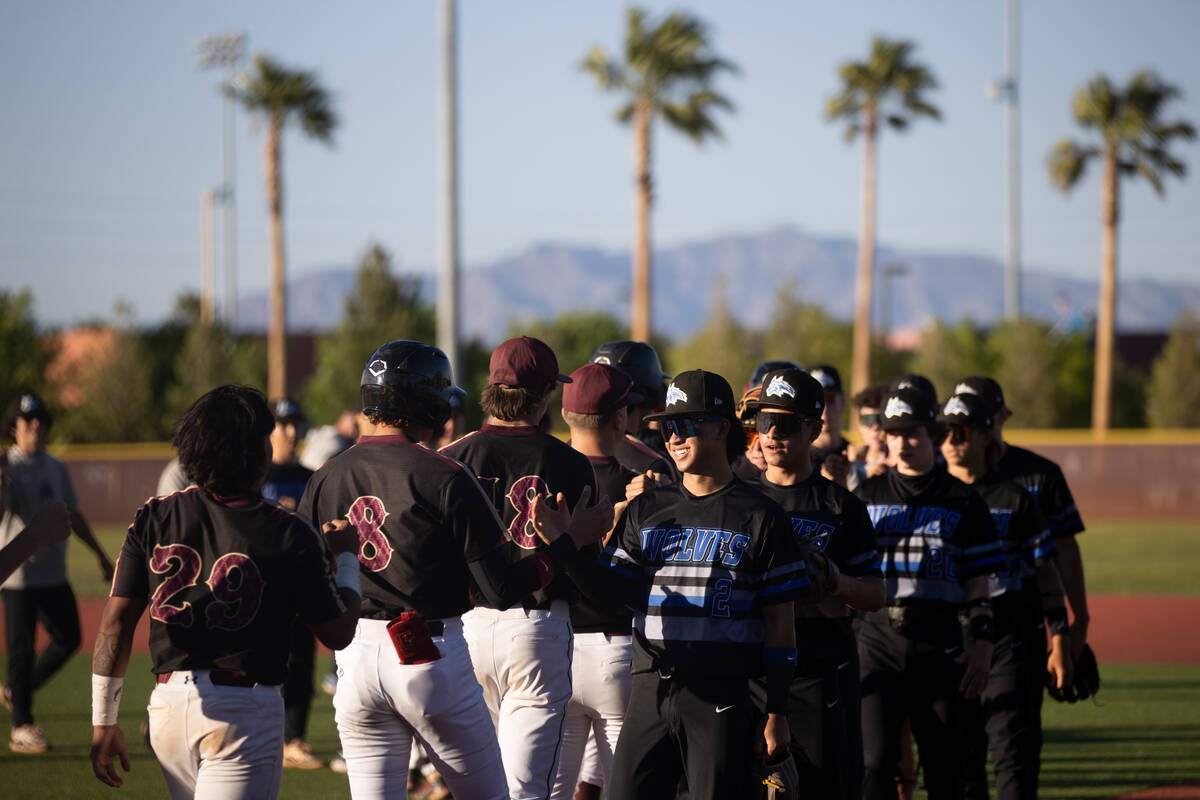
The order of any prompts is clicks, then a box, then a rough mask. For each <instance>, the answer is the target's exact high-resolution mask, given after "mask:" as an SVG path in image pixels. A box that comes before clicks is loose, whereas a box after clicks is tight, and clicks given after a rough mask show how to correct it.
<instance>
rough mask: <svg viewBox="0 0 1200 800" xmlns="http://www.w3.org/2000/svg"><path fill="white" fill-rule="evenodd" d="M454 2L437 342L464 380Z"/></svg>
mask: <svg viewBox="0 0 1200 800" xmlns="http://www.w3.org/2000/svg"><path fill="white" fill-rule="evenodd" d="M454 4H455V3H454V0H440V3H439V11H440V17H441V44H442V52H441V56H442V86H441V89H442V91H441V97H440V106H441V109H440V110H441V125H440V131H439V133H440V142H441V146H440V153H439V155H440V158H439V182H440V187H439V197H438V288H437V342H438V347H440V348H441V349H442V351H443V352H444V353H445V354H446V357H447V358H449V359H450V369H451V372H452V373H453V375H454V377H455V379H456V380H460V381H461V380H463V375H462V373H461V371H460V367H461V364H460V363H459V348H458V78H457V73H456V64H455V60H456V58H457V53H456V50H457V44H458V42H457V35H456V31H455V21H454V12H455V9H454Z"/></svg>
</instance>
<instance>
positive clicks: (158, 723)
mask: <svg viewBox="0 0 1200 800" xmlns="http://www.w3.org/2000/svg"><path fill="white" fill-rule="evenodd" d="M208 672H209V671H208V670H206V669H202V670H177V671H175V672H173V673H171V677H170V679H169V680H168V681H167V682H166V683H160V684H158V685H157V686H156V687H154V691H153V692H151V693H150V705H149V706H148V707H147V711H149V713H150V745H151V746H152V747H153V748H154V755H155V756H157V757H158V763H159V765H160V766H161V767H162V771H163V776H164V777H165V778H166V779H167V791H168V792H170V794H171V797H172V798H173V799H174V800H184V799H185V798H193V797H194V798H196V800H241V799H242V798H244V799H245V800H257V799H260V798H268V799H269V800H273V798H275V797H278V796H279V780H280V778H281V777H282V773H283V698H282V696H280V693H279V687H278V686H263V685H259V686H255V687H253V688H245V687H240V686H214V685H213V684H212V682H211V681H209V679H208Z"/></svg>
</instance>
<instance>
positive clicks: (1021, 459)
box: [954, 375, 1091, 752]
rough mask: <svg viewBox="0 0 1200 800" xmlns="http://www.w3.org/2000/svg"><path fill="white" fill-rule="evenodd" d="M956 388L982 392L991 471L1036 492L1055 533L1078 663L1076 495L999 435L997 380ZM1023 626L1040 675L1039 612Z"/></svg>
mask: <svg viewBox="0 0 1200 800" xmlns="http://www.w3.org/2000/svg"><path fill="white" fill-rule="evenodd" d="M954 393H955V394H974V395H978V396H979V397H982V398H983V399H984V401H985V402H986V403H987V404H988V406H989V408H990V410H991V412H992V415H993V417H992V419H993V432H994V435H995V439H996V443H997V445H998V446H999V449H1000V460H999V463H998V464H997V465H996V473H997V474H998V475H999V476H1000V477H1003V478H1005V479H1007V480H1011V481H1013V482H1015V483H1016V484H1018V485H1019V486H1021V488H1023V489H1025V490H1026V491H1028V492H1029V493H1030V494H1032V495H1033V496H1034V497H1035V498H1037V501H1038V505H1039V506H1040V507H1041V509H1042V513H1043V514H1044V515H1045V517H1046V519H1047V521H1048V522H1049V523H1050V534H1051V535H1052V536H1053V537H1054V544H1055V551H1056V554H1057V558H1056V565H1057V567H1058V571H1059V575H1060V576H1061V578H1062V584H1063V588H1064V590H1065V593H1066V598H1067V603H1068V605H1069V607H1070V610H1071V614H1072V616H1073V617H1074V620H1073V621H1072V623H1071V626H1070V630H1069V634H1070V645H1071V652H1070V656H1071V662H1072V664H1078V663H1079V662H1080V657H1081V656H1082V655H1083V651H1084V647H1085V646H1086V645H1087V630H1088V623H1089V621H1090V618H1091V617H1090V615H1089V614H1088V607H1087V587H1086V584H1085V581H1084V575H1083V560H1082V556H1081V555H1080V552H1079V543H1078V542H1077V541H1076V538H1075V537H1076V536H1077V535H1078V534H1080V533H1082V532H1083V530H1084V528H1083V519H1082V518H1081V517H1080V515H1079V508H1078V506H1076V505H1075V498H1074V497H1072V496H1071V490H1070V488H1069V487H1068V486H1067V481H1066V478H1064V477H1063V473H1062V470H1061V469H1059V467H1058V465H1057V464H1055V463H1054V462H1053V461H1051V460H1050V459H1048V458H1044V457H1042V456H1039V455H1038V454H1037V453H1034V452H1032V451H1030V450H1026V449H1025V448H1023V447H1017V446H1015V445H1011V444H1008V443H1007V442H1005V441H1004V423H1006V422H1007V421H1008V420H1009V418H1011V417H1012V411H1011V410H1010V409H1009V408H1008V405H1007V403H1005V401H1004V392H1003V390H1002V389H1001V388H1000V384H999V383H997V382H996V381H995V380H993V379H992V378H988V377H984V376H978V375H973V376H969V377H966V378H963V379H962V380H960V381H958V383H957V384H955V387H954ZM1027 625H1028V629H1027V630H1026V632H1025V636H1024V639H1025V641H1027V642H1029V643H1030V644H1029V645H1028V647H1027V654H1028V656H1029V673H1030V675H1034V676H1036V675H1041V674H1043V672H1044V666H1045V665H1044V657H1045V652H1046V631H1045V626H1044V623H1043V621H1042V618H1041V616H1039V615H1029V617H1028V618H1027ZM1036 683H1037V682H1036V681H1034V682H1033V685H1032V686H1031V690H1032V691H1033V701H1034V707H1035V708H1036V709H1037V711H1038V717H1037V718H1038V751H1039V752H1040V751H1041V722H1040V720H1041V709H1042V699H1043V697H1044V692H1043V690H1042V687H1041V686H1038V685H1036Z"/></svg>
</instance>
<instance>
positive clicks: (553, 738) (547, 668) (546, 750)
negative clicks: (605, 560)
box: [456, 600, 573, 800]
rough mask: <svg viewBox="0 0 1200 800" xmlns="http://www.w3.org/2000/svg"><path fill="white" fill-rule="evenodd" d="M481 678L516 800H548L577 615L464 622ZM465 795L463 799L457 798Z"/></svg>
mask: <svg viewBox="0 0 1200 800" xmlns="http://www.w3.org/2000/svg"><path fill="white" fill-rule="evenodd" d="M463 630H464V633H465V634H466V637H467V644H468V646H469V647H470V649H471V662H472V663H473V664H474V665H475V677H476V678H477V679H478V681H479V685H480V686H482V687H483V698H484V700H485V701H486V703H487V707H488V711H489V712H491V715H492V722H493V724H494V725H495V731H496V738H497V739H499V741H500V751H501V753H502V754H503V758H504V772H505V775H506V776H507V777H508V792H509V796H510V797H511V798H512V800H547V798H549V796H550V791H551V789H552V788H553V786H554V776H555V775H556V774H557V771H558V758H559V750H560V747H561V745H562V736H563V723H564V721H565V720H566V715H567V703H568V702H569V701H570V699H571V650H572V644H573V641H572V636H571V614H570V611H569V610H568V608H567V604H566V603H565V602H564V601H561V600H556V601H555V602H554V603H553V604H552V605H551V607H550V608H549V609H546V610H538V609H532V610H526V609H524V608H510V609H508V610H507V611H496V610H495V609H491V608H482V607H480V608H474V609H472V610H471V611H468V612H467V613H466V614H464V615H463ZM456 796H457V795H456Z"/></svg>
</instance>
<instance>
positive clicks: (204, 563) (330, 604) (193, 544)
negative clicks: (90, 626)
mask: <svg viewBox="0 0 1200 800" xmlns="http://www.w3.org/2000/svg"><path fill="white" fill-rule="evenodd" d="M112 595H113V596H114V597H129V598H135V599H138V600H143V601H145V602H146V603H147V604H148V605H149V610H150V653H151V655H152V656H153V658H154V672H156V673H165V672H171V671H173V670H182V669H230V670H237V671H239V672H244V673H246V674H247V675H249V676H251V677H252V678H254V679H255V680H256V681H258V682H260V683H283V680H284V678H285V677H286V675H287V669H286V664H287V651H288V626H289V622H290V621H291V619H292V618H293V617H294V616H295V615H297V614H299V615H300V617H301V619H303V620H304V621H305V622H308V623H310V624H319V623H322V622H328V621H329V620H331V619H333V618H335V617H337V616H338V615H340V614H342V613H344V612H345V610H346V608H345V606H344V605H343V604H342V601H341V599H340V598H339V597H338V591H337V587H336V586H334V583H333V572H332V570H331V567H330V561H329V556H328V550H327V548H326V546H325V540H324V538H323V537H322V536H321V534H319V533H317V532H316V531H315V530H313V527H312V526H311V525H309V524H308V522H307V521H306V520H304V519H302V518H300V517H298V516H296V515H295V514H293V513H291V512H290V511H286V510H284V509H282V508H280V507H279V506H277V505H275V504H274V503H271V502H270V501H267V500H264V499H262V498H261V497H260V496H258V495H252V496H250V495H247V496H242V497H237V498H221V497H216V496H214V495H212V494H210V493H209V492H207V491H205V490H204V489H201V488H200V487H196V486H193V487H191V488H190V489H186V490H184V491H182V492H176V493H175V494H171V495H167V496H166V497H156V498H152V499H151V500H149V501H148V502H147V503H146V504H145V505H144V506H142V508H141V510H139V511H138V513H137V516H135V517H134V520H133V524H132V525H130V526H129V532H128V533H127V534H126V535H125V544H124V545H123V546H122V547H121V555H120V558H119V559H118V561H117V568H116V575H115V577H114V578H113V588H112Z"/></svg>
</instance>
